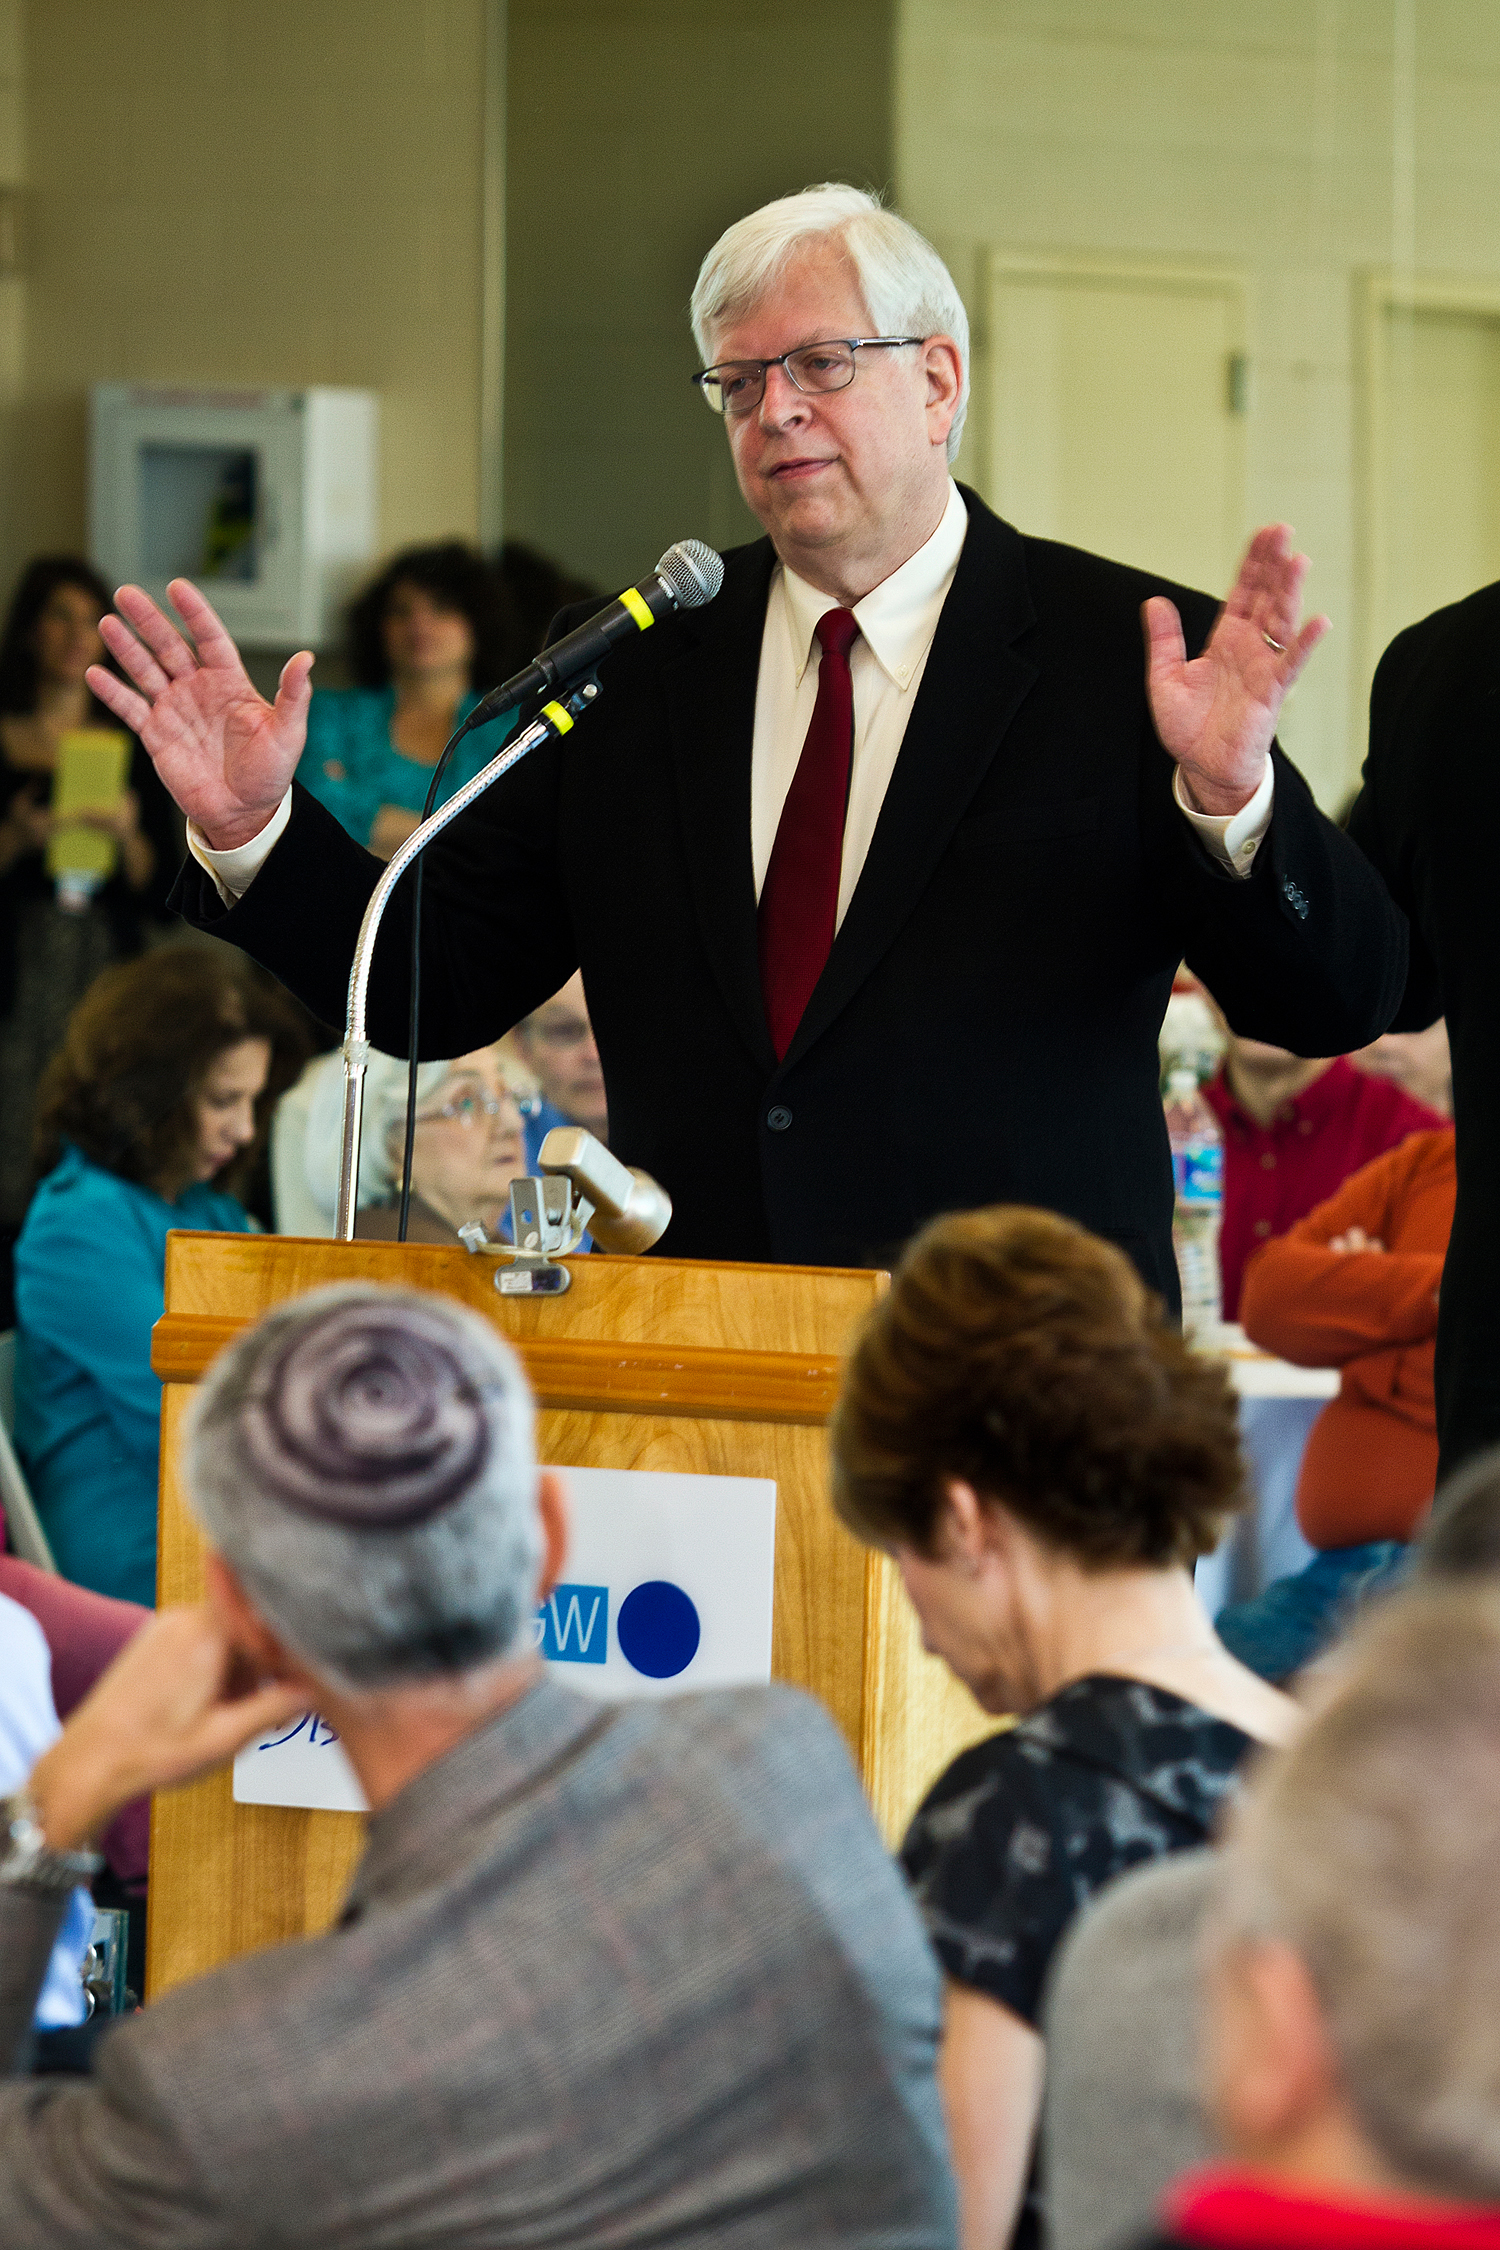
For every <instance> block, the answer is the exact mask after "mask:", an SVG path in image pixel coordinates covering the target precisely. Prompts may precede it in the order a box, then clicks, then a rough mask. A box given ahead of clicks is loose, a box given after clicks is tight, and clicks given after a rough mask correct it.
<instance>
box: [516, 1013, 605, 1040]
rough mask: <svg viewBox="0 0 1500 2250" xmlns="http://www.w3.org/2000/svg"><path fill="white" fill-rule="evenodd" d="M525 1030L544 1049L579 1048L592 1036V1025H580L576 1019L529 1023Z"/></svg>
mask: <svg viewBox="0 0 1500 2250" xmlns="http://www.w3.org/2000/svg"><path fill="white" fill-rule="evenodd" d="M526 1029H527V1032H528V1033H529V1035H530V1036H531V1037H532V1038H533V1039H538V1040H540V1041H541V1044H542V1045H543V1046H544V1047H581V1046H582V1045H583V1043H584V1041H585V1039H592V1037H593V1035H594V1032H593V1026H592V1024H589V1023H580V1022H579V1021H578V1020H577V1018H576V1017H575V1018H574V1019H573V1020H572V1021H571V1022H570V1021H568V1020H567V1019H566V1018H564V1020H563V1021H562V1022H561V1023H530V1024H528V1025H527V1026H526Z"/></svg>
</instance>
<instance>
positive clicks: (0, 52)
mask: <svg viewBox="0 0 1500 2250" xmlns="http://www.w3.org/2000/svg"><path fill="white" fill-rule="evenodd" d="M25 14H26V10H25V5H24V0H0V191H5V190H10V191H12V192H13V193H15V194H17V195H19V193H20V190H21V182H22V181H23V179H24V178H25V172H26V120H25ZM24 313H25V290H24V286H23V284H22V282H21V280H20V279H19V277H18V276H16V275H14V274H5V275H0V589H3V585H4V582H5V564H6V562H7V561H8V559H9V557H10V556H11V555H12V554H14V553H15V552H16V551H17V548H18V545H19V542H20V540H21V537H22V532H21V525H20V516H19V513H18V506H17V498H18V496H17V491H16V464H17V456H18V452H19V427H18V425H19V415H20V405H21V386H22V379H23V374H24V367H23V359H22V353H23V346H24V339H25V328H24ZM0 598H3V593H0Z"/></svg>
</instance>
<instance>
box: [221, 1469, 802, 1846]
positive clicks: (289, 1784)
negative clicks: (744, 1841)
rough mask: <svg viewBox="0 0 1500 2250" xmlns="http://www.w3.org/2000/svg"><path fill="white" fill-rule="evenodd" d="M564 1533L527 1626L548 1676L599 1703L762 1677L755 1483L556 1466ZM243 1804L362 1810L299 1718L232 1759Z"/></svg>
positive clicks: (765, 1499) (764, 1657) (759, 1510)
mask: <svg viewBox="0 0 1500 2250" xmlns="http://www.w3.org/2000/svg"><path fill="white" fill-rule="evenodd" d="M560 1474H561V1475H562V1476H563V1478H564V1481H565V1483H566V1485H567V1491H568V1501H569V1512H570V1515H571V1519H572V1534H571V1537H570V1539H569V1542H568V1560H567V1564H566V1567H565V1570H564V1574H563V1578H562V1581H561V1583H560V1584H558V1585H557V1586H556V1587H554V1589H553V1591H552V1593H551V1595H550V1596H549V1597H548V1599H547V1600H546V1601H545V1602H544V1603H543V1604H542V1605H541V1607H540V1609H539V1610H538V1611H537V1614H536V1617H535V1620H534V1621H533V1631H534V1633H535V1636H536V1646H537V1647H538V1648H539V1649H540V1650H541V1653H542V1655H543V1657H544V1658H545V1659H546V1662H547V1666H548V1669H549V1670H550V1671H551V1672H553V1673H554V1674H555V1675H556V1677H557V1678H559V1679H561V1680H563V1681H565V1682H566V1684H567V1685H568V1686H569V1687H572V1688H576V1689H578V1690H580V1691H581V1692H582V1693H583V1694H586V1695H597V1696H600V1697H603V1698H605V1699H606V1700H609V1701H615V1700H618V1699H623V1698H626V1697H631V1696H661V1695H682V1694H685V1693H687V1692H689V1691H690V1690H693V1689H697V1688H715V1687H742V1686H748V1685H754V1684H756V1683H764V1682H765V1681H767V1680H769V1679H770V1677H771V1599H772V1586H773V1578H774V1565H775V1546H776V1487H775V1485H774V1484H773V1483H771V1482H770V1481H769V1480H767V1479H763V1478H758V1477H707V1476H678V1475H675V1474H672V1473H669V1472H667V1471H665V1470H638V1469H565V1470H562V1471H561V1472H560ZM234 1796H235V1802H236V1803H237V1804H241V1805H295V1806H305V1807H309V1808H311V1809H312V1810H314V1811H320V1812H363V1811H364V1810H365V1809H366V1808H365V1800H364V1797H363V1795H362V1794H361V1791H360V1787H359V1783H358V1782H357V1781H356V1780H355V1778H354V1774H353V1771H352V1769H351V1767H350V1765H349V1761H348V1760H347V1758H346V1757H345V1756H344V1753H343V1751H342V1749H341V1748H340V1747H339V1741H338V1737H337V1735H336V1734H334V1732H333V1730H332V1728H331V1727H329V1726H328V1725H327V1724H326V1722H325V1721H324V1720H322V1719H320V1718H318V1717H317V1716H316V1715H315V1714H313V1713H311V1712H309V1713H307V1714H305V1715H304V1716H303V1717H302V1718H301V1719H299V1720H297V1721H296V1722H295V1724H293V1725H291V1726H283V1727H277V1728H273V1729H272V1730H271V1731H270V1732H269V1733H268V1734H266V1735H265V1736H263V1737H262V1739H261V1740H260V1741H259V1742H255V1743H251V1745H250V1746H249V1748H248V1749H245V1750H242V1751H241V1752H240V1754H239V1756H238V1757H237V1758H236V1759H235V1762H234Z"/></svg>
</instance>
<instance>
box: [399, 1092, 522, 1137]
mask: <svg viewBox="0 0 1500 2250" xmlns="http://www.w3.org/2000/svg"><path fill="white" fill-rule="evenodd" d="M509 1099H510V1097H509V1095H504V1094H502V1095H501V1096H500V1097H499V1098H498V1099H497V1098H496V1097H495V1096H494V1095H486V1096H483V1097H481V1096H480V1095H478V1094H460V1095H459V1097H458V1100H457V1101H456V1102H444V1103H443V1104H442V1106H441V1108H439V1109H419V1110H418V1112H417V1123H418V1124H419V1125H435V1124H436V1123H437V1121H438V1119H439V1118H443V1119H446V1120H447V1121H448V1122H449V1123H451V1122H452V1121H453V1119H454V1118H457V1120H458V1122H459V1124H460V1125H462V1126H463V1127H464V1128H465V1129H466V1130H472V1129H473V1127H474V1126H476V1125H477V1124H478V1123H479V1120H480V1118H481V1116H484V1117H498V1116H499V1115H500V1112H501V1111H502V1110H503V1109H504V1108H505V1107H506V1105H507V1103H508V1101H509Z"/></svg>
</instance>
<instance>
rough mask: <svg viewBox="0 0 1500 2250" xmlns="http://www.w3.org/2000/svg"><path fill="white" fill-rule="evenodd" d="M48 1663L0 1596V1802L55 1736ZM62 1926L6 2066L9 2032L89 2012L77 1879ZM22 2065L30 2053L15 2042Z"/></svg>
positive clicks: (19, 1614) (43, 1649) (79, 2018)
mask: <svg viewBox="0 0 1500 2250" xmlns="http://www.w3.org/2000/svg"><path fill="white" fill-rule="evenodd" d="M50 1672H51V1666H50V1661H49V1657H48V1652H47V1642H46V1639H45V1637H44V1635H43V1633H42V1628H41V1626H40V1625H39V1624H38V1623H37V1621H36V1619H35V1618H34V1617H33V1616H31V1614H30V1613H29V1611H27V1610H25V1609H23V1608H22V1607H21V1605H20V1603H19V1602H14V1601H12V1600H11V1599H10V1597H9V1596H8V1595H6V1594H0V1803H3V1802H4V1800H6V1799H8V1798H10V1797H12V1796H13V1795H14V1793H15V1791H16V1790H17V1789H19V1788H21V1787H22V1786H23V1784H24V1783H25V1780H26V1776H27V1775H28V1774H29V1773H30V1771H31V1769H32V1767H33V1766H34V1765H35V1764H36V1762H37V1759H38V1758H39V1757H40V1756H41V1754H42V1752H43V1751H44V1750H46V1749H47V1748H48V1747H49V1746H50V1745H51V1744H52V1743H53V1742H55V1741H56V1739H57V1734H58V1723H57V1710H56V1707H55V1705H54V1704H53V1701H52V1682H51V1677H50ZM58 1904H59V1905H61V1906H62V1907H63V1914H62V1924H61V1927H60V1928H59V1930H58V1932H57V1936H56V1938H55V1939H54V1941H53V1945H52V1951H51V1955H50V1957H49V1958H48V1960H47V1962H46V1966H45V1971H44V1975H43V1981H42V1986H41V1990H40V1991H39V1992H38V1994H37V1997H36V2004H35V2006H34V2008H33V2010H32V2014H31V2021H30V2024H29V2026H28V2025H27V2024H26V2023H25V2022H24V2021H22V2022H21V2023H20V2024H17V2025H13V2026H8V2027H7V2031H8V2033H9V2034H11V2036H10V2037H9V2039H8V2044H7V2046H6V2049H5V2063H6V2065H7V2067H8V2068H11V2069H14V2068H15V2066H16V2038H15V2036H14V2034H15V2033H19V2034H20V2035H21V2036H22V2039H23V2040H24V2039H25V2034H26V2033H27V2031H28V2029H29V2030H30V2031H31V2032H42V2033H46V2032H49V2031H72V2030H76V2029H77V2027H78V2026H79V2025H80V2024H82V2023H83V2022H84V2020H85V2018H86V2017H87V2015H88V2012H89V2005H88V1995H87V1994H86V1993H85V1991H84V1989H83V1973H82V1972H83V1957H84V1955H85V1954H86V1953H87V1951H88V1949H89V1944H90V1941H91V1939H92V1937H93V1930H94V1901H93V1898H92V1896H91V1895H90V1893H89V1891H88V1890H87V1889H86V1888H85V1887H84V1886H83V1885H82V1884H81V1883H80V1884H78V1885H77V1886H76V1887H75V1888H73V1889H72V1890H70V1891H68V1892H67V1893H66V1903H64V1901H63V1900H62V1899H59V1901H58ZM20 2061H21V2063H22V2067H25V2068H29V2067H30V2063H31V2056H30V2053H29V2052H28V2051H27V2048H26V2046H25V2045H23V2047H22V2051H21V2056H20Z"/></svg>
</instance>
